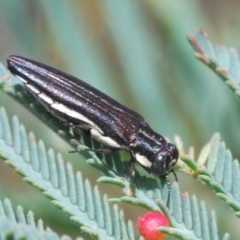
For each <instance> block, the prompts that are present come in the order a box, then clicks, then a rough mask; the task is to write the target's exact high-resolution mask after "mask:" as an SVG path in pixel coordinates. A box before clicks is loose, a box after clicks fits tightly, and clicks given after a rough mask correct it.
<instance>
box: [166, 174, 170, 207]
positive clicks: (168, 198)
mask: <svg viewBox="0 0 240 240" xmlns="http://www.w3.org/2000/svg"><path fill="white" fill-rule="evenodd" d="M165 178H166V182H167V188H168V196H167V207H169V203H170V195H171V183H170V181H169V178H168V175H166V176H165Z"/></svg>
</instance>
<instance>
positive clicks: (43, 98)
mask: <svg viewBox="0 0 240 240" xmlns="http://www.w3.org/2000/svg"><path fill="white" fill-rule="evenodd" d="M38 97H39V98H40V99H42V100H43V101H44V102H46V103H47V104H50V105H51V104H53V100H52V98H50V97H48V96H47V95H46V94H44V93H40V94H39V95H38Z"/></svg>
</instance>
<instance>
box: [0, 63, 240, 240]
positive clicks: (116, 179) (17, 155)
mask: <svg viewBox="0 0 240 240" xmlns="http://www.w3.org/2000/svg"><path fill="white" fill-rule="evenodd" d="M1 69H2V73H3V74H2V76H3V78H2V80H3V85H2V89H3V90H5V91H6V92H8V93H9V95H10V96H12V97H13V98H15V99H16V100H18V101H19V102H20V103H21V104H22V105H24V106H25V107H27V108H28V109H29V110H30V111H31V112H32V113H33V114H35V115H36V116H38V117H39V118H40V119H41V120H42V121H44V123H46V125H47V126H48V127H51V128H52V129H53V130H54V131H55V132H57V133H58V134H59V136H60V137H62V138H63V139H64V140H65V141H66V142H68V143H70V144H72V145H73V146H79V144H80V142H79V136H78V135H76V134H73V133H72V132H71V130H70V129H69V128H67V127H66V126H64V125H62V123H60V122H59V121H57V120H56V119H54V118H52V117H51V116H49V115H48V114H45V115H43V114H41V112H43V109H42V108H41V107H40V106H39V105H38V104H37V103H36V102H33V100H32V99H30V98H29V96H28V95H26V93H25V92H24V89H23V87H22V86H20V85H15V84H14V82H15V81H16V79H14V78H13V77H10V76H9V75H8V72H7V71H6V70H5V69H4V67H3V66H2V67H1ZM4 76H5V77H4ZM6 76H8V77H6ZM9 77H10V78H9ZM10 80H11V81H12V82H13V83H12V82H11V81H10ZM13 89H14V90H13ZM216 139H219V136H218V135H215V136H214V137H213V139H212V141H211V144H210V145H207V147H204V148H203V150H202V152H201V154H200V156H199V158H198V161H194V156H192V155H189V154H185V153H184V150H183V149H182V147H181V144H180V140H179V139H176V143H177V144H178V148H179V149H180V152H181V156H182V157H181V158H182V161H181V160H179V163H178V166H177V168H179V170H181V171H183V172H185V173H188V174H190V175H192V176H194V177H195V178H199V179H201V180H202V181H203V182H205V183H206V184H207V185H208V186H210V187H211V188H212V189H213V190H214V191H216V192H217V194H218V196H219V197H221V198H222V199H224V198H225V199H226V200H225V201H226V203H227V204H228V205H230V206H233V205H234V206H235V205H236V203H237V201H239V200H238V199H239V193H238V190H239V189H237V187H236V186H235V185H234V184H235V182H236V181H237V179H238V178H239V166H238V168H237V165H236V163H234V162H233V163H232V165H230V164H229V163H226V162H227V160H226V159H225V158H224V159H223V156H225V152H224V151H223V150H224V148H223V147H219V146H222V145H224V144H223V143H219V140H218V141H217V140H216ZM82 141H83V142H84V145H80V148H81V149H83V150H84V149H85V148H87V146H86V145H85V144H87V145H88V146H91V145H94V147H97V144H98V143H96V142H91V141H90V140H89V139H82ZM89 141H90V142H89ZM87 142H88V143H87ZM0 148H1V149H0V151H1V158H3V159H4V160H5V162H6V163H7V164H8V165H10V166H12V167H13V168H15V169H16V171H17V172H18V173H19V174H21V175H22V176H23V179H24V180H25V181H26V182H28V183H30V184H31V185H33V186H35V187H36V188H38V189H39V190H41V191H42V192H43V194H45V195H46V196H47V197H48V198H50V199H51V202H52V203H53V204H54V205H55V206H57V207H58V208H59V209H60V210H61V211H63V212H65V213H67V214H68V215H69V216H70V219H71V220H72V221H74V222H75V223H76V224H77V225H79V227H80V231H81V232H82V234H83V233H84V234H87V236H88V237H89V238H91V239H106V240H107V239H130V240H133V239H138V238H139V237H138V236H136V235H135V231H134V225H135V224H134V223H132V222H131V221H128V222H126V221H125V218H124V213H123V211H122V210H119V208H118V206H117V205H113V206H110V205H109V202H111V203H115V204H116V203H128V204H131V205H133V207H134V206H135V207H136V206H138V207H143V208H145V209H147V210H149V211H160V212H163V213H164V214H165V215H166V216H167V217H168V219H169V221H170V223H171V227H169V228H161V231H163V232H165V233H167V234H169V235H171V236H174V237H176V238H179V239H229V234H228V233H226V234H225V235H224V236H223V237H222V238H220V237H219V236H218V227H217V221H216V216H215V211H214V210H212V211H211V212H210V214H208V213H207V210H206V206H205V202H204V201H199V200H198V199H197V198H196V196H191V197H190V196H189V195H188V194H187V193H184V194H183V195H182V194H181V192H180V189H179V186H178V183H174V184H173V186H172V191H171V201H170V207H169V208H167V207H166V200H167V193H168V189H167V186H166V184H165V183H164V182H159V180H156V179H152V178H149V177H147V176H140V175H139V174H137V176H136V180H135V181H136V184H137V186H138V188H136V187H135V185H134V184H133V183H132V181H131V179H130V178H129V176H128V174H127V163H126V164H125V163H124V162H123V161H122V159H121V157H120V155H119V153H115V154H114V155H113V156H107V157H102V156H101V157H99V156H97V155H96V154H95V153H93V152H88V151H83V152H82V155H83V157H84V158H86V160H87V162H88V163H89V164H90V165H92V166H93V167H94V168H96V169H98V170H99V171H101V172H102V173H103V174H104V175H103V176H102V177H100V178H99V179H98V183H105V184H112V185H114V186H116V187H121V188H122V190H123V193H124V196H122V197H120V198H111V199H108V197H107V196H106V195H104V196H103V197H101V194H100V193H99V189H98V187H97V186H93V187H92V186H91V184H90V182H89V181H88V180H83V179H82V176H81V173H80V172H79V171H77V172H75V171H74V170H73V168H72V165H71V164H70V163H69V162H68V163H64V160H63V158H62V156H61V154H57V155H56V156H55V154H54V151H53V150H52V149H49V150H46V148H45V144H44V143H43V141H42V140H40V141H37V140H36V137H35V135H34V134H33V133H32V132H31V133H29V134H27V132H26V130H25V127H24V125H23V124H21V123H20V122H19V119H18V117H16V116H13V117H12V118H11V120H9V118H8V116H7V114H6V111H5V109H4V108H1V111H0ZM206 149H207V150H206ZM219 149H220V150H219ZM226 151H228V150H226ZM214 153H215V155H214ZM203 159H204V161H203ZM206 159H208V161H207V163H206ZM221 160H222V162H221ZM230 160H231V159H230ZM205 163H206V166H205V165H204V164H205ZM230 163H231V161H230ZM223 164H229V169H231V168H233V167H235V168H236V169H238V172H236V175H235V177H234V179H233V180H232V182H231V183H230V185H229V183H226V180H223V179H224V178H223V177H224V176H223V174H224V173H223V171H221V167H220V166H222V165H223ZM216 166H217V167H218V168H220V169H218V170H217V167H216ZM221 174H222V175H221ZM227 174H229V172H227ZM220 180H221V181H220ZM217 184H218V185H219V186H220V187H216V186H217ZM233 185H234V187H229V186H233ZM213 186H214V187H213ZM219 189H222V190H221V191H220V190H219ZM230 200H231V201H232V202H231V203H230ZM233 201H234V203H233ZM234 209H235V210H236V214H238V211H239V210H237V209H238V208H236V207H235V208H234ZM0 230H1V229H0Z"/></svg>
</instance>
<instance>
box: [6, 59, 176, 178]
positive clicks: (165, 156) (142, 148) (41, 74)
mask: <svg viewBox="0 0 240 240" xmlns="http://www.w3.org/2000/svg"><path fill="white" fill-rule="evenodd" d="M7 64H8V69H9V70H10V71H11V73H13V74H14V75H16V76H17V77H19V78H20V80H21V81H22V82H23V83H24V85H25V87H26V88H27V89H28V90H29V91H30V92H31V93H32V94H34V95H35V96H36V98H37V99H38V101H39V102H40V103H41V104H42V105H43V106H44V107H45V108H46V109H47V111H49V112H50V113H51V114H52V115H54V116H55V117H57V118H59V119H60V120H62V121H63V122H67V123H68V124H69V125H70V126H71V127H73V130H74V131H76V132H80V131H82V130H84V131H88V132H89V133H90V134H91V136H92V137H93V138H95V139H97V140H98V141H100V142H102V143H103V144H105V145H106V146H108V147H110V148H113V149H124V150H127V151H130V152H131V154H132V156H133V159H132V162H133V163H134V162H135V161H137V162H138V163H139V164H140V165H141V166H142V167H143V168H145V169H146V170H147V171H148V172H150V173H153V174H154V175H156V176H157V177H165V176H166V175H167V174H168V173H169V172H171V171H173V166H174V165H175V164H176V162H177V159H178V150H177V148H176V147H175V146H174V145H173V144H171V143H168V142H167V141H166V140H165V139H164V138H163V137H162V136H161V135H159V134H158V133H156V132H154V131H153V130H152V129H151V128H150V126H149V125H148V124H147V123H146V122H145V121H144V119H143V117H142V116H141V115H139V114H138V113H136V112H134V111H132V110H130V109H128V108H127V107H125V106H123V105H121V104H120V103H118V102H117V101H115V100H113V99H112V98H110V97H108V96H107V95H105V94H104V93H102V92H100V91H99V90H97V89H95V88H93V87H92V86H90V85H88V84H87V83H85V82H83V81H81V80H79V79H77V78H75V77H73V76H71V75H69V74H66V73H64V72H61V71H59V70H57V69H54V68H52V67H49V66H46V65H44V64H41V63H38V62H35V61H33V60H29V59H26V58H22V57H18V56H10V57H9V58H8V60H7ZM132 166H133V167H130V168H131V170H132V171H133V172H132V175H134V164H133V165H132Z"/></svg>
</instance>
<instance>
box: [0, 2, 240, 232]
mask: <svg viewBox="0 0 240 240" xmlns="http://www.w3.org/2000/svg"><path fill="white" fill-rule="evenodd" d="M239 11H240V2H239V1H234V0H229V1H224V0H219V1H199V0H197V1H195V0H180V1H176V0H167V1H166V0H146V1H128V0H101V1H97V0H91V1H83V0H82V1H81V0H78V1H76V0H71V1H70V0H69V1H59V0H51V1H47V0H38V1H32V0H15V1H14V0H11V1H9V0H1V1H0V53H1V54H0V61H1V62H2V63H4V64H5V59H6V58H7V57H8V56H9V55H11V54H14V55H20V56H25V57H28V58H30V59H34V60H37V61H39V62H43V63H46V64H48V65H51V66H54V67H56V68H59V69H61V70H63V71H65V72H68V73H71V74H72V75H75V76H77V77H79V78H81V79H82V80H84V81H86V82H88V83H90V84H91V85H93V86H94V87H96V88H98V89H100V90H102V91H103V92H105V93H107V94H108V95H110V96H111V97H113V98H114V99H116V100H118V101H120V102H121V103H123V104H124V105H126V106H128V107H130V108H132V109H134V110H136V111H138V112H139V113H141V114H142V115H143V116H144V117H145V119H146V120H147V122H149V124H150V125H151V126H152V127H153V129H155V130H156V131H157V132H159V133H161V134H162V135H164V136H168V137H169V138H170V139H171V140H173V137H174V135H176V134H178V135H180V136H181V138H182V140H183V142H184V145H185V149H187V148H188V147H190V146H194V147H195V150H196V154H198V153H199V151H200V149H201V147H202V146H203V145H204V144H205V143H206V142H207V141H208V140H209V139H210V137H211V136H212V135H213V133H215V132H220V134H221V136H222V139H223V140H224V141H225V142H226V144H227V146H228V148H230V150H231V151H232V153H233V156H234V157H236V158H239V155H240V147H239V145H240V144H239V143H240V132H239V131H238V129H239V118H240V108H239V102H238V100H237V99H236V98H235V97H234V96H233V94H232V92H231V91H230V90H229V89H228V88H227V87H226V86H225V85H224V84H223V83H222V82H221V81H219V79H218V78H217V77H216V76H215V75H214V73H212V72H211V71H210V70H209V69H207V68H206V67H205V66H204V65H203V64H202V63H200V62H198V61H197V60H195V58H194V55H193V50H192V49H191V47H190V45H189V44H188V42H187V40H186V35H187V34H194V33H195V32H196V31H197V30H198V29H199V28H200V27H203V28H204V29H205V30H206V31H207V32H208V34H209V35H210V36H209V37H210V39H211V40H212V41H213V42H216V43H222V44H226V45H227V46H234V47H235V48H236V49H240V41H239V39H240V32H239V31H237V30H238V29H239V27H240V14H239ZM0 102H1V105H4V106H5V107H6V108H7V111H8V113H9V115H10V116H11V115H12V114H14V113H16V114H17V115H18V116H19V117H20V121H21V122H23V123H24V124H25V125H27V126H28V128H27V130H28V131H30V130H33V131H34V132H35V133H36V135H37V138H42V139H44V140H45V141H46V143H47V144H48V146H49V147H53V148H57V149H62V153H63V154H65V155H64V156H65V158H66V159H68V160H70V161H72V162H73V164H74V165H75V166H76V168H77V169H80V170H81V171H83V170H84V177H88V178H90V179H91V180H92V183H95V180H96V178H97V177H98V176H99V173H98V172H97V171H95V170H93V169H92V168H90V167H89V166H87V164H85V162H83V161H81V162H79V159H78V156H76V155H74V156H73V155H70V156H69V155H68V154H67V152H68V150H69V146H67V145H66V144H64V143H63V142H62V141H61V140H59V138H57V139H56V135H55V134H53V133H52V132H51V131H47V132H43V131H42V127H43V124H42V123H41V122H39V121H38V120H37V119H36V118H34V117H33V116H32V115H31V114H29V113H28V112H27V111H25V110H24V109H22V107H21V106H20V105H19V104H17V103H15V102H13V101H12V100H11V99H10V98H9V97H8V96H6V95H5V94H3V93H2V92H1V94H0ZM45 129H46V128H45ZM59 146H60V147H59ZM0 164H1V167H0V172H1V173H0V197H1V199H3V198H4V197H6V196H7V197H9V198H11V199H12V200H13V202H14V203H15V204H22V205H24V206H27V210H29V208H31V209H32V210H33V211H34V212H35V213H36V215H37V216H36V218H43V220H44V221H45V222H46V223H47V224H48V225H50V227H51V228H53V229H54V230H57V231H59V232H60V233H63V232H65V233H68V234H72V236H75V234H77V227H75V228H74V227H73V228H72V229H73V230H71V229H70V226H69V225H67V226H66V224H64V225H61V224H60V222H61V221H62V222H64V220H66V216H62V215H61V217H59V215H58V212H57V211H56V210H55V209H54V208H53V207H52V206H51V205H50V204H49V203H48V200H46V199H45V198H44V197H42V196H41V194H39V193H38V191H37V190H35V189H33V188H32V187H29V186H26V184H24V183H22V182H21V181H19V179H20V178H19V177H18V176H17V175H16V174H15V173H14V172H13V171H12V169H9V167H7V166H5V165H4V164H3V163H2V162H1V163H0ZM92 171H94V174H92ZM179 180H180V187H181V189H182V191H189V192H190V193H194V194H196V195H197V196H198V197H199V199H204V200H206V201H207V202H208V203H207V205H208V207H209V208H212V207H213V208H215V209H216V211H217V216H218V217H219V218H218V222H219V228H220V229H219V231H220V232H225V231H229V232H231V233H232V234H233V235H232V236H237V234H240V232H239V229H236V225H237V222H236V219H235V217H234V216H233V214H232V212H231V211H230V210H228V209H226V207H225V206H224V207H223V205H222V203H221V202H220V200H219V199H217V200H216V197H215V196H214V194H213V193H212V192H210V191H207V190H206V188H205V187H204V186H202V185H200V184H198V183H196V181H195V180H193V179H191V178H189V177H186V176H183V175H181V174H179ZM196 188H197V189H198V191H197V192H196ZM101 189H102V192H107V193H108V194H109V195H110V196H116V195H120V194H121V193H120V192H116V190H115V189H114V188H112V187H111V188H108V187H107V186H103V187H101ZM26 193H27V194H28V195H27V196H28V197H27V198H26ZM122 207H124V208H128V211H127V212H128V214H126V218H127V219H128V218H131V219H133V220H134V221H135V219H136V218H137V217H138V216H139V215H140V214H141V213H143V210H141V209H139V210H137V211H136V209H132V208H131V207H129V206H122ZM49 209H50V210H49ZM131 210H132V211H131ZM221 216H224V218H222V217H221ZM226 221H227V222H228V224H226ZM229 221H231V223H232V224H231V225H230V224H229ZM64 227H65V228H67V229H68V230H66V229H64Z"/></svg>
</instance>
